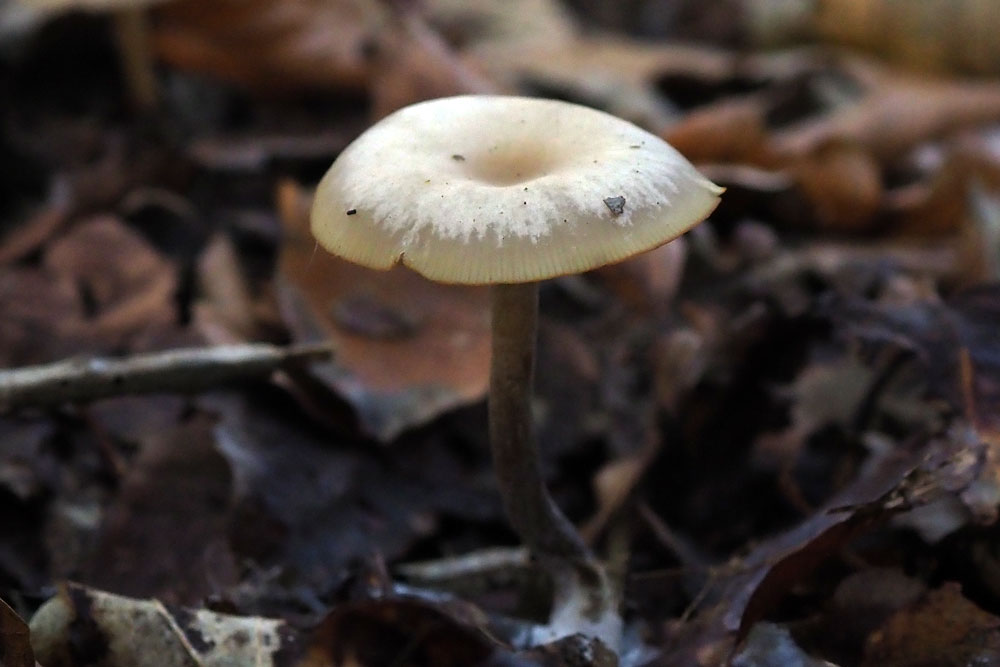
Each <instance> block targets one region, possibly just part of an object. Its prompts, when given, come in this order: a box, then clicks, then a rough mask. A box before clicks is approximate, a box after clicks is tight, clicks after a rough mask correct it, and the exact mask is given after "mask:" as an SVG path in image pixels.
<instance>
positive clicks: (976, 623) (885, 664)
mask: <svg viewBox="0 0 1000 667" xmlns="http://www.w3.org/2000/svg"><path fill="white" fill-rule="evenodd" d="M998 662H1000V618H997V617H996V616H993V615H992V614H988V613H986V612H985V611H983V610H982V609H980V608H979V607H977V606H976V605H974V604H973V603H972V602H970V601H969V600H967V599H966V598H965V597H963V596H962V588H961V586H960V585H959V584H957V583H948V584H945V585H944V586H943V587H942V588H940V589H938V590H936V591H932V592H930V593H928V594H927V596H926V597H924V598H923V599H922V600H920V601H919V602H917V603H916V604H914V605H911V606H910V607H908V608H907V609H904V610H902V611H900V612H898V613H896V614H895V615H893V616H892V617H891V618H890V619H889V620H888V621H887V622H886V623H885V624H884V625H883V626H882V627H881V628H880V629H879V630H876V631H875V632H874V633H872V635H871V636H870V637H869V638H868V642H867V645H866V646H865V659H864V662H863V663H862V665H864V666H865V667H876V666H878V667H919V666H921V665H935V666H938V667H959V666H960V665H994V664H997V663H998Z"/></svg>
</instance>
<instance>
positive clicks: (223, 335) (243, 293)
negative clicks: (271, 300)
mask: <svg viewBox="0 0 1000 667" xmlns="http://www.w3.org/2000/svg"><path fill="white" fill-rule="evenodd" d="M198 285H199V287H200V288H201V291H202V297H203V298H202V299H201V300H200V301H199V302H198V303H196V304H195V306H194V320H195V323H196V325H197V327H198V330H199V332H200V333H202V335H204V336H205V337H206V339H207V340H209V341H212V342H215V343H232V342H236V341H240V340H243V341H246V340H251V339H252V338H253V333H254V329H255V317H254V298H253V295H252V294H251V292H250V286H249V285H248V284H247V279H246V276H245V275H244V274H243V269H242V267H241V266H240V262H239V257H238V256H237V254H236V248H234V247H233V244H232V242H231V241H230V240H229V239H228V238H227V237H226V236H224V235H221V234H220V235H217V236H216V237H215V238H214V239H212V240H211V241H210V242H209V243H208V245H207V246H206V247H205V250H204V251H202V254H201V257H200V258H199V259H198Z"/></svg>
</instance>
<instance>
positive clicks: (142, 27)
mask: <svg viewBox="0 0 1000 667" xmlns="http://www.w3.org/2000/svg"><path fill="white" fill-rule="evenodd" d="M146 12H147V10H146V8H145V7H124V8H122V9H118V10H115V12H114V24H115V28H114V29H115V38H116V39H117V41H118V51H119V53H120V57H121V63H122V70H123V72H122V73H123V75H124V77H125V85H126V87H127V89H128V96H129V101H130V102H131V103H132V106H133V107H134V108H135V109H136V110H137V111H140V112H148V111H152V110H153V109H155V108H156V105H157V104H158V103H159V100H160V89H159V83H158V82H157V80H156V69H155V67H154V64H153V53H152V46H151V45H150V43H149V18H148V16H147V14H146Z"/></svg>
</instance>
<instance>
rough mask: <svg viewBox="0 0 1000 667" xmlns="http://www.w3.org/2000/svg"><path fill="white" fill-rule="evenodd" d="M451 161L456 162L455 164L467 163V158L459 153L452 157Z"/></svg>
mask: <svg viewBox="0 0 1000 667" xmlns="http://www.w3.org/2000/svg"><path fill="white" fill-rule="evenodd" d="M451 159H452V160H454V161H455V162H465V156H464V155H459V154H458V153H455V154H454V155H452V156H451Z"/></svg>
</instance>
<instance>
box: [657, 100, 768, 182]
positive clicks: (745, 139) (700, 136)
mask: <svg viewBox="0 0 1000 667" xmlns="http://www.w3.org/2000/svg"><path fill="white" fill-rule="evenodd" d="M765 114H766V108H765V105H764V100H763V99H762V98H761V97H760V96H754V95H751V96H746V97H738V98H730V99H724V100H721V101H719V102H716V103H714V104H707V105H705V106H703V107H700V108H697V109H694V110H693V111H691V112H690V113H688V114H687V115H686V116H684V117H683V118H682V119H681V120H679V121H678V122H677V123H676V124H674V125H672V126H670V127H668V128H667V129H666V130H665V131H664V132H663V138H664V139H666V140H667V141H668V142H669V143H670V144H671V145H672V146H673V147H674V148H676V149H677V150H679V151H680V152H681V153H683V154H684V156H685V157H686V158H687V159H689V160H691V161H692V162H696V163H699V162H717V163H745V164H751V165H756V166H761V167H764V166H768V165H773V164H774V163H775V156H773V155H770V153H769V151H770V148H769V147H768V144H767V141H768V130H767V127H766V123H765Z"/></svg>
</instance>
